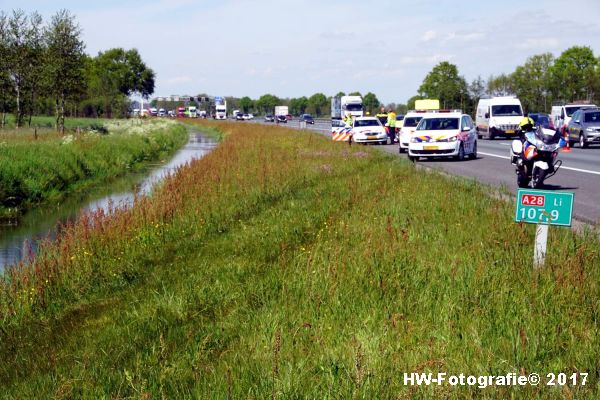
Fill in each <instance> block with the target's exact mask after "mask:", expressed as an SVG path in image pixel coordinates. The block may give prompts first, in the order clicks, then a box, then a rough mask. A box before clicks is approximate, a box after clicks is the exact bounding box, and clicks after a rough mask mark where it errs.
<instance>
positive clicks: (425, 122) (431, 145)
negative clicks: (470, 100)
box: [408, 110, 477, 161]
mask: <svg viewBox="0 0 600 400" xmlns="http://www.w3.org/2000/svg"><path fill="white" fill-rule="evenodd" d="M466 156H470V157H471V158H473V159H475V158H477V131H476V129H475V125H474V124H473V120H472V119H471V117H470V116H469V115H467V114H463V113H462V111H460V110H451V111H445V110H440V111H439V112H428V113H425V114H423V118H422V119H421V121H420V122H419V124H418V125H417V128H416V130H415V132H414V133H413V134H412V136H411V138H410V143H409V144H408V158H409V159H410V160H412V161H415V160H417V159H418V158H419V157H454V158H456V159H457V160H463V159H464V158H465V157H466Z"/></svg>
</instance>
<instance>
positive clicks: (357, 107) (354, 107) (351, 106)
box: [346, 104, 362, 111]
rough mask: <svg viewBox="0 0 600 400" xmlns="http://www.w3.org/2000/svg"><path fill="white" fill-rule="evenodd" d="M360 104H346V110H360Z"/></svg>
mask: <svg viewBox="0 0 600 400" xmlns="http://www.w3.org/2000/svg"><path fill="white" fill-rule="evenodd" d="M361 110H362V104H346V111H361Z"/></svg>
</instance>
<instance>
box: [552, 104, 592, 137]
mask: <svg viewBox="0 0 600 400" xmlns="http://www.w3.org/2000/svg"><path fill="white" fill-rule="evenodd" d="M594 107H596V105H595V104H586V103H571V104H564V105H559V106H552V112H551V113H550V118H552V123H553V124H554V126H555V127H556V129H560V131H561V132H563V133H564V129H565V128H566V127H567V125H569V121H571V117H572V116H573V114H574V113H575V111H577V110H579V109H581V108H594Z"/></svg>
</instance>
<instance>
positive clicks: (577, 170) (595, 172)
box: [477, 151, 600, 175]
mask: <svg viewBox="0 0 600 400" xmlns="http://www.w3.org/2000/svg"><path fill="white" fill-rule="evenodd" d="M477 154H483V155H484V156H490V157H498V158H504V159H505V160H510V157H508V156H500V155H498V154H492V153H482V152H481V151H478V152H477ZM560 169H568V170H569V171H576V172H583V173H586V174H592V175H600V172H598V171H591V170H589V169H581V168H574V167H565V166H562V167H560Z"/></svg>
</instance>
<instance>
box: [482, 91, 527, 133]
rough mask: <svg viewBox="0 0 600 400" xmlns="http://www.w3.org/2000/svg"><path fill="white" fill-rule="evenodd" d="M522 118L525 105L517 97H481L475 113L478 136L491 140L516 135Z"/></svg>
mask: <svg viewBox="0 0 600 400" xmlns="http://www.w3.org/2000/svg"><path fill="white" fill-rule="evenodd" d="M522 118H523V107H521V102H520V101H519V99H518V98H516V97H513V96H506V97H492V98H490V99H479V103H478V104H477V111H476V113H475V125H476V128H477V136H478V138H479V139H481V138H482V137H485V138H487V139H489V140H492V139H494V137H496V136H503V137H511V136H512V137H515V136H516V135H517V134H518V129H519V123H520V122H521V119H522Z"/></svg>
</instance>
